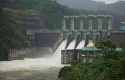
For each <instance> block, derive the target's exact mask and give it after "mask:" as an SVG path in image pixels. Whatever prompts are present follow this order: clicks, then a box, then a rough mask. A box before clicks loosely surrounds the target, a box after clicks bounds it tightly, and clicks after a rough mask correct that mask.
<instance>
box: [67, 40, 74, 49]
mask: <svg viewBox="0 0 125 80" xmlns="http://www.w3.org/2000/svg"><path fill="white" fill-rule="evenodd" d="M75 44H76V40H73V41H72V42H71V43H70V44H69V46H68V47H67V49H66V50H71V49H74V48H75Z"/></svg>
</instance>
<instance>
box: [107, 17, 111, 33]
mask: <svg viewBox="0 0 125 80" xmlns="http://www.w3.org/2000/svg"><path fill="white" fill-rule="evenodd" d="M107 18H108V30H109V31H110V30H112V16H110V15H107Z"/></svg>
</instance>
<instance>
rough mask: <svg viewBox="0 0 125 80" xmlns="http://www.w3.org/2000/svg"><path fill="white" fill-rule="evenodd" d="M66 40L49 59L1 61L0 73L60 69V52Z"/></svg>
mask: <svg viewBox="0 0 125 80" xmlns="http://www.w3.org/2000/svg"><path fill="white" fill-rule="evenodd" d="M66 43H67V40H64V41H62V43H61V44H60V46H59V47H58V49H57V50H56V52H55V53H54V55H53V56H52V57H50V58H37V59H30V58H25V59H24V60H13V61H1V62H0V71H3V72H6V71H12V70H39V71H40V70H46V69H48V68H53V67H55V68H56V67H57V68H59V67H60V68H61V67H63V65H61V50H64V49H65V46H66Z"/></svg>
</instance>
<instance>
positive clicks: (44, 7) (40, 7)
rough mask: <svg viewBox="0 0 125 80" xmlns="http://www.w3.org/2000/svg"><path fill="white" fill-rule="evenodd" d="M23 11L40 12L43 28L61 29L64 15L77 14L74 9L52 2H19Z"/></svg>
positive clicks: (43, 0)
mask: <svg viewBox="0 0 125 80" xmlns="http://www.w3.org/2000/svg"><path fill="white" fill-rule="evenodd" d="M18 4H19V5H20V7H21V9H22V10H25V9H34V10H37V11H39V12H40V14H41V15H40V16H41V20H42V25H43V26H44V27H43V28H44V29H45V28H47V29H61V27H62V22H61V19H62V17H63V15H71V14H75V12H74V11H73V10H72V9H69V8H67V7H66V6H63V5H60V4H58V3H56V2H52V1H51V0H18Z"/></svg>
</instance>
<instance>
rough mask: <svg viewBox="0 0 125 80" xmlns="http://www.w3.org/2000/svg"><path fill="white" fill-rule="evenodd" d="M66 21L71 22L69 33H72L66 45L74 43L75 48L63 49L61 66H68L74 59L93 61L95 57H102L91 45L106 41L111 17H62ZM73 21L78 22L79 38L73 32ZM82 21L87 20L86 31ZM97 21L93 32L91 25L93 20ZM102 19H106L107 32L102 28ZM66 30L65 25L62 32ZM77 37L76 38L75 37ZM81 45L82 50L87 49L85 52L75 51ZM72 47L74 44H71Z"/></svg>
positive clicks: (110, 25)
mask: <svg viewBox="0 0 125 80" xmlns="http://www.w3.org/2000/svg"><path fill="white" fill-rule="evenodd" d="M64 18H66V19H67V20H70V22H71V25H70V27H71V31H72V32H73V33H71V34H70V35H71V36H72V37H71V36H70V37H68V38H67V39H68V42H67V45H66V46H68V45H71V41H74V39H75V41H76V43H75V47H74V46H72V47H73V49H67V48H66V49H65V50H62V54H61V55H62V64H68V63H70V62H72V61H73V60H76V59H80V60H83V59H84V60H83V61H90V62H91V61H93V59H94V57H95V56H99V57H101V56H103V54H100V53H98V50H97V49H95V48H94V44H93V43H92V40H99V39H106V38H107V35H108V34H107V32H108V33H110V32H109V31H111V29H112V16H110V15H86V16H85V15H79V16H78V17H77V16H70V17H64ZM75 19H78V21H79V29H78V32H79V31H81V32H80V37H78V35H77V33H76V32H75V33H74V31H76V29H75V27H76V26H75ZM84 19H86V20H88V30H85V29H84V27H83V26H84ZM95 19H97V24H98V25H97V30H93V23H94V21H93V20H95ZM103 19H108V21H107V23H108V26H107V30H103V28H102V26H103ZM63 24H66V20H64V21H63ZM65 29H66V25H65V26H63V30H65ZM76 35H77V36H76ZM81 43H83V47H82V48H83V49H84V48H86V47H87V48H88V49H87V51H86V50H83V49H82V48H81V49H76V46H78V45H79V44H80V45H79V47H81V45H82V44H81ZM72 45H74V43H73V44H72Z"/></svg>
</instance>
